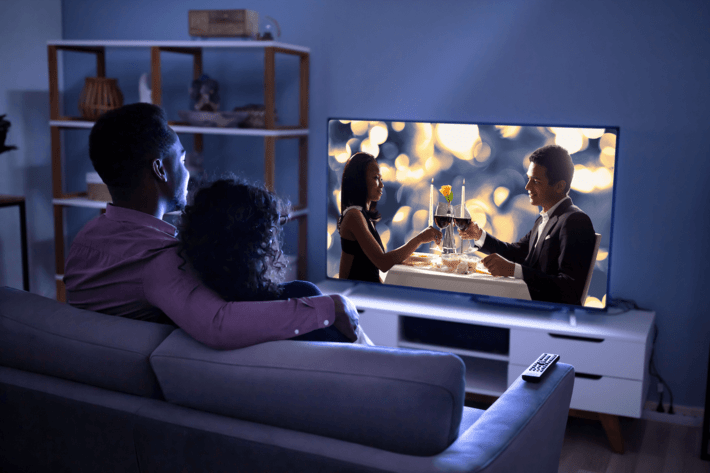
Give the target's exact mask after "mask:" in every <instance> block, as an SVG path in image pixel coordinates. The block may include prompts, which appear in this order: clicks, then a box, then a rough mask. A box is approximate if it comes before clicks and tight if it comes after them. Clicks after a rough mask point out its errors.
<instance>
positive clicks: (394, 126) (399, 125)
mask: <svg viewBox="0 0 710 473" xmlns="http://www.w3.org/2000/svg"><path fill="white" fill-rule="evenodd" d="M392 129H393V130H394V131H402V130H404V122H392Z"/></svg>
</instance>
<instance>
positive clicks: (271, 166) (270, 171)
mask: <svg viewBox="0 0 710 473" xmlns="http://www.w3.org/2000/svg"><path fill="white" fill-rule="evenodd" d="M264 185H265V186H266V188H267V189H269V190H270V191H272V192H275V190H276V188H275V185H276V138H275V137H273V136H267V137H266V138H264Z"/></svg>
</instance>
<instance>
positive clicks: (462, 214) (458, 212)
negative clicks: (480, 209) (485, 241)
mask: <svg viewBox="0 0 710 473" xmlns="http://www.w3.org/2000/svg"><path fill="white" fill-rule="evenodd" d="M471 223H472V222H471V214H470V213H469V212H468V210H467V209H466V207H463V206H461V205H457V206H456V207H454V224H456V227H457V228H458V229H459V234H460V233H461V232H465V231H466V229H467V228H468V227H470V226H471ZM478 249H479V248H478V247H477V246H475V244H473V245H471V243H470V240H464V239H463V238H461V253H473V252H475V251H478Z"/></svg>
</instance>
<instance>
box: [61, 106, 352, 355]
mask: <svg viewBox="0 0 710 473" xmlns="http://www.w3.org/2000/svg"><path fill="white" fill-rule="evenodd" d="M89 156H90V158H91V162H92V164H93V166H94V169H95V170H96V172H97V173H98V174H99V176H101V179H102V180H103V181H104V183H106V185H107V186H108V188H109V192H110V193H111V197H112V200H113V203H112V204H108V205H107V207H106V213H105V214H103V215H100V216H99V217H97V218H95V219H93V220H91V221H90V222H89V223H87V224H86V225H85V226H84V228H83V229H82V230H81V231H80V232H79V234H78V235H77V236H76V238H75V239H74V241H73V243H72V246H71V249H70V250H69V256H68V258H67V261H66V266H65V274H64V283H65V284H66V290H67V302H68V303H69V304H71V305H72V306H75V307H78V308H81V309H88V310H93V311H97V312H102V313H105V314H110V315H118V316H122V317H129V318H134V319H139V320H147V321H152V322H160V323H172V324H175V325H177V326H178V327H180V328H182V329H183V330H184V331H185V332H187V333H188V334H189V335H191V336H192V337H193V338H195V339H196V340H198V341H200V342H202V343H204V344H205V345H207V346H210V347H212V348H219V349H233V348H241V347H246V346H250V345H255V344H258V343H262V342H266V341H271V340H283V339H288V338H292V337H294V336H298V335H299V334H301V335H302V334H305V333H308V332H311V331H313V330H317V329H320V328H324V327H328V326H331V325H334V326H335V327H336V328H337V329H338V330H339V331H340V332H341V333H343V335H345V336H346V337H347V338H348V339H350V340H353V341H354V340H355V339H356V338H357V335H356V332H357V331H358V315H357V310H356V309H355V306H354V305H353V304H352V302H350V301H349V300H348V299H347V298H345V297H343V296H340V295H329V296H317V297H307V298H297V299H289V300H283V301H268V302H261V301H258V302H226V301H224V300H223V299H222V298H220V297H219V296H218V295H217V294H216V293H215V292H213V291H211V290H210V289H208V288H206V287H205V286H204V285H202V284H201V283H200V281H199V280H198V279H197V277H196V276H195V275H193V274H191V273H190V272H189V271H183V270H180V269H178V266H180V264H181V263H182V260H181V259H180V257H179V256H178V254H177V246H178V240H177V238H176V234H177V231H176V228H175V227H174V226H173V225H171V224H169V223H167V222H164V221H163V220H162V218H163V215H164V214H165V213H167V212H172V211H175V210H182V209H184V207H185V205H186V203H187V183H188V179H189V177H190V173H189V171H188V170H187V169H186V168H185V150H184V149H183V147H182V144H181V143H180V140H179V138H178V136H177V134H176V133H175V132H174V131H173V130H172V129H171V128H170V127H169V126H168V122H167V119H166V115H165V112H164V111H163V110H162V109H161V108H160V107H158V106H156V105H151V104H146V103H135V104H131V105H126V106H124V107H121V108H118V109H116V110H112V111H109V112H107V113H106V114H104V115H103V116H101V117H100V118H99V119H98V120H97V122H96V123H95V124H94V126H93V128H92V130H91V134H90V136H89Z"/></svg>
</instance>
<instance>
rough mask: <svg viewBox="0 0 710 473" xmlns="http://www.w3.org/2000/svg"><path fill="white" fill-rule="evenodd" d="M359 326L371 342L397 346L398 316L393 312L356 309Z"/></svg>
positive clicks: (379, 344) (384, 345) (385, 345)
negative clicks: (358, 315) (358, 316)
mask: <svg viewBox="0 0 710 473" xmlns="http://www.w3.org/2000/svg"><path fill="white" fill-rule="evenodd" d="M358 312H359V314H360V326H361V327H362V330H363V331H364V332H365V333H366V334H367V336H368V337H370V340H372V343H374V344H375V345H378V346H383V347H397V338H398V337H397V336H398V333H399V317H398V316H397V314H396V313H395V312H388V311H385V310H376V309H358Z"/></svg>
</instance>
